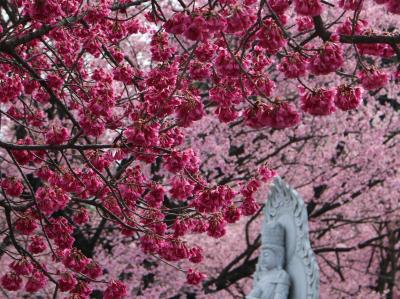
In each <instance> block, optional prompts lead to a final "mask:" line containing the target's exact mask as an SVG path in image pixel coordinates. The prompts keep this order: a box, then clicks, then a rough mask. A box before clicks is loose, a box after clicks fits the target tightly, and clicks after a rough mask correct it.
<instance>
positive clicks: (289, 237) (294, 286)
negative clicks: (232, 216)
mask: <svg viewBox="0 0 400 299" xmlns="http://www.w3.org/2000/svg"><path fill="white" fill-rule="evenodd" d="M264 215H265V221H264V223H263V228H262V233H261V243H262V244H261V254H260V257H259V259H258V263H257V266H256V272H255V274H254V279H253V289H252V291H251V292H250V294H249V295H248V296H247V297H246V298H247V299H287V298H289V299H318V298H319V268H318V264H317V262H316V259H315V256H314V253H313V251H312V249H311V245H310V240H309V237H308V217H307V210H306V207H305V205H304V202H303V200H302V199H301V197H300V196H299V195H298V193H297V192H296V191H295V190H293V189H292V188H290V187H289V186H288V185H287V184H286V183H284V182H283V181H282V179H281V178H279V177H278V178H276V179H275V180H274V185H273V186H271V188H270V192H269V195H268V200H267V202H266V204H265V208H264Z"/></svg>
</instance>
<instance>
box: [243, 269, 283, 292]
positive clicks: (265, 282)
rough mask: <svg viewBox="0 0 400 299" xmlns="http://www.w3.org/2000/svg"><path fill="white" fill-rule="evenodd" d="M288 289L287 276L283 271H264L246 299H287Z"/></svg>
mask: <svg viewBox="0 0 400 299" xmlns="http://www.w3.org/2000/svg"><path fill="white" fill-rule="evenodd" d="M289 287H290V279H289V275H288V274H287V273H286V272H285V271H284V270H282V269H274V270H271V271H266V272H265V273H264V275H262V276H261V278H260V280H259V281H258V282H257V284H256V285H255V287H254V288H253V290H252V291H251V293H250V294H249V295H248V296H247V299H287V298H288V295H289Z"/></svg>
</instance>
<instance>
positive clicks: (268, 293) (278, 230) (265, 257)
mask: <svg viewBox="0 0 400 299" xmlns="http://www.w3.org/2000/svg"><path fill="white" fill-rule="evenodd" d="M284 262H285V230H284V228H283V227H282V225H280V224H278V223H270V224H267V225H265V226H264V230H263V235H262V245H261V255H260V257H259V262H258V264H257V274H258V276H257V278H255V283H254V288H253V290H252V291H251V293H250V294H249V295H248V296H247V299H287V297H288V295H289V286H290V279H289V275H288V274H287V273H286V271H285V270H283V266H284Z"/></svg>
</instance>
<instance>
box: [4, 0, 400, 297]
mask: <svg viewBox="0 0 400 299" xmlns="http://www.w3.org/2000/svg"><path fill="white" fill-rule="evenodd" d="M0 6H1V14H0V21H1V33H0V59H1V60H0V68H1V71H2V72H1V77H0V80H1V81H0V94H1V96H0V103H1V111H0V112H1V119H0V122H1V123H0V124H1V135H0V136H1V140H0V155H1V156H0V157H1V161H0V163H1V164H0V165H1V178H0V179H1V183H0V186H1V193H0V194H1V195H0V207H1V214H0V215H1V217H0V221H1V223H0V225H1V228H0V234H1V235H2V241H1V242H2V243H1V247H0V248H1V252H0V254H1V265H2V267H1V269H2V270H1V271H2V275H1V278H0V283H1V286H2V291H3V294H4V296H9V297H11V298H12V296H14V295H15V294H18V295H17V296H28V297H33V296H35V295H32V294H34V293H38V294H42V295H43V294H45V295H46V296H47V297H53V298H57V297H62V296H67V298H89V296H91V294H92V296H97V297H98V296H103V298H123V297H133V296H139V295H143V296H150V297H151V296H156V297H157V296H160V297H162V296H164V294H163V295H161V293H162V292H164V291H165V290H163V288H162V287H161V286H157V284H156V283H153V284H152V283H151V278H150V277H148V278H147V279H146V278H143V276H142V277H136V279H138V280H137V281H139V282H140V285H139V286H137V287H136V289H134V290H132V287H130V286H129V287H128V286H127V285H126V282H127V281H129V280H130V279H132V277H130V276H135V275H134V274H132V273H131V272H127V271H125V270H123V271H122V272H119V273H118V272H117V271H114V272H113V271H112V269H111V266H112V265H115V264H113V262H114V263H115V262H118V259H113V262H112V261H111V260H110V262H109V263H106V264H102V263H101V261H102V260H103V261H104V260H105V258H106V256H109V255H110V254H111V256H113V254H114V255H115V254H117V252H124V251H123V249H122V248H131V250H132V251H133V252H132V253H130V252H129V253H128V254H127V257H131V255H130V254H132V259H133V260H134V261H137V263H131V265H132V267H133V268H135V267H136V268H138V267H139V266H140V267H142V266H143V267H144V268H146V267H147V270H148V269H151V268H153V269H154V267H156V266H157V265H159V264H160V263H164V264H166V265H168V266H169V267H175V268H176V269H177V270H180V271H182V272H184V273H185V275H186V278H184V279H183V280H184V281H186V283H188V284H189V285H190V284H199V283H200V282H202V281H203V282H204V284H203V288H204V290H205V291H207V292H215V291H217V290H220V289H225V290H226V292H228V293H229V292H230V294H231V295H230V296H233V295H232V294H233V293H232V292H237V291H238V290H241V289H242V286H241V285H240V283H239V282H238V281H239V279H240V278H242V277H243V276H248V274H250V273H251V271H252V267H253V266H254V264H255V256H253V254H254V253H255V251H256V249H257V247H258V240H257V236H253V237H251V236H250V235H249V234H250V232H249V234H246V236H247V237H246V244H245V246H243V247H242V248H237V249H238V252H240V251H243V252H244V255H240V253H239V257H242V258H239V259H235V260H234V261H233V263H230V264H229V265H226V264H219V263H215V264H214V265H218V267H223V266H226V268H224V269H221V268H218V267H217V269H215V267H214V270H212V271H214V272H212V271H211V270H210V269H208V270H209V271H208V270H207V266H206V265H207V264H206V263H204V264H203V265H202V261H203V260H207V259H208V260H210V259H211V260H212V258H214V259H217V260H218V254H217V253H218V251H216V248H217V245H216V244H215V243H214V244H213V243H207V242H205V241H204V242H205V244H204V245H203V246H202V244H201V243H202V242H199V238H198V235H201V236H203V235H208V236H209V237H212V238H216V239H218V238H221V237H223V236H224V235H225V234H226V233H227V230H229V228H228V224H234V223H237V222H238V221H242V222H243V221H246V219H250V220H248V221H249V225H247V226H246V227H247V230H249V227H252V226H251V225H250V223H252V222H253V219H256V218H257V217H256V216H257V215H258V212H259V210H260V203H261V202H262V200H261V199H262V194H263V192H262V190H263V188H264V187H265V186H266V185H267V184H268V182H269V181H270V179H271V178H272V177H273V175H274V174H275V171H277V172H278V173H279V174H280V175H281V176H283V177H285V178H286V179H288V181H289V182H290V183H291V184H292V185H293V186H294V187H296V188H298V189H300V191H301V192H303V193H304V196H305V198H307V199H308V203H309V204H308V209H309V214H310V219H311V220H312V229H313V243H314V248H315V251H316V252H317V253H319V256H320V260H321V268H322V271H323V272H322V273H323V279H322V281H323V283H324V284H325V285H326V287H325V289H324V292H325V293H324V295H326V296H328V295H327V294H329V295H330V296H332V295H334V296H338V297H339V296H363V295H364V294H366V292H371V289H373V290H374V291H376V292H377V293H379V294H383V293H384V292H386V293H387V296H388V297H389V298H393V296H394V294H395V292H397V289H396V286H395V282H396V275H398V274H397V272H398V271H397V269H398V265H397V264H398V260H399V257H398V254H397V253H396V252H397V251H398V250H397V249H398V246H399V245H398V244H399V237H398V236H399V228H398V227H399V223H398V209H399V206H398V193H396V192H398V190H399V189H398V172H397V168H396V167H398V160H396V159H397V154H396V148H397V147H396V146H397V143H398V133H399V132H398V127H399V126H398V123H399V121H398V116H397V114H395V113H394V112H393V110H396V109H398V106H396V105H395V104H394V103H397V102H396V101H395V100H392V98H396V96H397V93H398V90H397V88H396V86H395V85H396V82H397V81H398V80H399V70H398V59H400V58H399V57H400V51H399V46H398V44H399V43H400V36H399V34H398V33H397V31H396V28H398V27H399V24H398V23H399V21H398V18H397V19H396V15H397V14H399V13H400V11H399V5H398V4H397V1H394V0H388V1H372V0H371V1H362V0H360V1H335V3H328V2H326V1H319V0H296V1H294V2H293V3H292V2H290V1H285V0H283V1H272V0H268V1H264V0H261V1H251V0H250V1H248V0H245V1H235V0H232V1H231V0H228V1H225V0H224V1H221V0H220V1H209V2H201V1H200V2H185V1H177V2H176V3H175V2H170V3H167V2H165V3H164V2H162V1H161V2H160V1H153V0H150V1H147V0H139V1H126V0H121V1H111V0H99V1H79V0H65V1H54V0H34V1H25V0H9V1H3V2H1V3H0ZM338 7H339V8H340V9H337V8H338ZM368 15H376V16H379V18H375V19H374V20H372V21H370V23H368V22H367V21H366V20H365V17H366V16H368ZM363 99H364V102H363V105H362V106H360V104H361V102H362V100H363ZM382 104H386V105H382ZM390 105H391V106H390ZM397 105H398V103H397ZM354 109H358V110H355V111H350V112H342V111H341V110H343V111H349V110H354ZM314 117H315V118H314ZM199 130H200V131H199ZM210 138H211V141H210ZM205 140H207V142H203V141H205ZM203 143H204V144H203ZM210 144H211V147H210ZM213 144H214V145H213ZM332 145H334V146H332ZM207 147H208V148H207ZM314 163H315V164H314ZM266 164H267V166H266ZM216 165H217V167H215V166H216ZM264 191H265V190H264ZM264 193H265V192H264ZM364 194H368V196H363V195H364ZM360 198H363V199H364V201H363V203H364V205H362V204H358V202H359V200H360ZM377 198H379V200H378V199H377ZM242 216H244V217H247V216H248V217H250V218H242ZM233 227H236V228H237V229H238V230H239V228H238V227H240V226H238V225H236V226H233ZM252 230H253V229H252ZM254 231H257V229H254V230H253V232H252V233H254ZM202 234H203V235H202ZM196 236H197V237H196ZM202 239H203V238H202ZM207 240H209V239H207ZM239 249H240V250H239ZM356 249H357V250H356ZM118 250H119V251H118ZM206 250H211V252H210V253H208V252H207V251H206ZM212 250H214V251H212ZM229 250H231V248H230V249H229ZM360 250H361V251H363V254H365V256H369V257H370V258H369V260H368V262H367V261H366V259H362V260H360V259H359V256H358V254H359V252H360ZM231 251H232V250H231ZM232 254H234V255H237V254H238V253H233V252H232ZM396 254H397V255H396ZM378 255H379V257H378ZM144 256H147V257H148V258H144ZM219 258H221V257H219ZM243 258H245V263H244V264H243V265H244V266H243V267H246V269H247V270H246V271H247V272H246V271H245V272H243V271H241V270H243V269H245V268H240V266H239V268H237V266H238V265H240V263H241V262H242V260H243ZM140 260H142V262H140ZM225 262H226V259H225ZM146 263H149V264H146ZM366 263H367V264H366ZM125 265H126V263H125ZM211 268H213V267H211ZM116 269H121V268H116ZM169 269H171V268H169ZM201 269H203V272H206V271H207V272H209V273H208V274H209V277H208V279H207V280H205V279H206V276H205V275H204V273H203V272H201ZM238 269H239V270H238ZM147 270H146V271H147ZM155 271H156V270H155ZM157 271H158V270H157ZM210 271H211V272H210ZM129 273H131V274H129ZM140 273H141V272H140ZM232 273H233V274H232ZM235 273H236V277H235V279H233V278H232V277H231V276H229V275H235ZM237 273H239V274H240V275H239V276H238V274H237ZM355 273H358V274H359V277H360V280H359V281H358V283H349V284H345V285H343V283H339V282H338V279H339V281H340V280H341V281H345V280H346V277H349V276H352V275H355ZM360 273H362V275H360ZM244 274H246V275H244ZM146 275H147V274H146ZM185 275H184V276H183V277H185ZM226 277H228V278H229V279H228V280H227V278H226ZM338 277H339V278H338ZM382 277H383V278H382ZM385 277H389V278H390V279H387V278H385ZM376 279H378V282H377V283H376V284H373V281H374V280H376ZM227 281H229V283H227ZM230 283H237V288H236V289H234V290H232V288H231V287H230ZM142 284H143V285H142ZM328 284H329V285H330V286H331V288H329V287H328ZM177 285H178V283H177ZM177 285H176V286H171V285H170V284H168V283H165V284H163V286H164V287H165V288H170V290H168V291H167V293H168V292H170V293H171V292H172V295H174V293H173V292H175V293H176V292H177V291H179V290H178V288H177ZM148 288H150V289H152V293H151V294H150V295H146V294H145V293H144V291H145V289H148ZM183 288H186V290H187V292H189V293H190V292H193V291H191V290H197V291H196V292H198V293H199V292H201V290H200V288H201V287H200V286H198V287H195V288H190V287H189V286H188V285H187V284H186V285H185V286H184V287H183ZM154 289H155V290H154ZM16 291H18V292H19V293H15V292H16ZM132 292H133V293H132ZM61 293H63V294H62V295H61ZM167 293H165V294H167ZM10 294H11V295H10ZM27 294H28V295H27ZM156 294H158V295H156ZM343 294H345V295H343ZM165 296H167V295H165ZM205 296H208V297H209V296H212V295H205ZM377 296H379V295H377Z"/></svg>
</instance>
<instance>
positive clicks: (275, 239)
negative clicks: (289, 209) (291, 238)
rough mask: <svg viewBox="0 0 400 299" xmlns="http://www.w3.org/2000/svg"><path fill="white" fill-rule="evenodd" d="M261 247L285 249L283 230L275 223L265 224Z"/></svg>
mask: <svg viewBox="0 0 400 299" xmlns="http://www.w3.org/2000/svg"><path fill="white" fill-rule="evenodd" d="M261 242H262V247H263V248H267V247H280V248H282V249H283V248H284V247H285V228H284V227H283V226H282V225H281V224H279V223H275V222H270V223H265V224H264V227H263V232H262V236H261Z"/></svg>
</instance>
